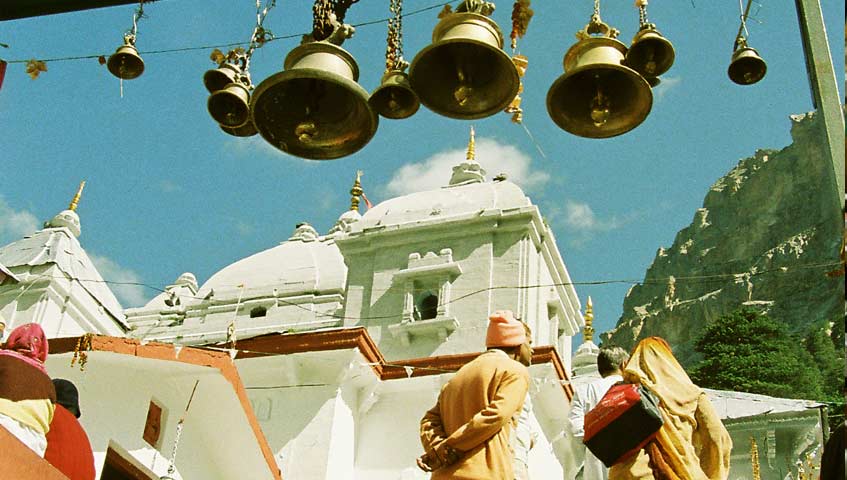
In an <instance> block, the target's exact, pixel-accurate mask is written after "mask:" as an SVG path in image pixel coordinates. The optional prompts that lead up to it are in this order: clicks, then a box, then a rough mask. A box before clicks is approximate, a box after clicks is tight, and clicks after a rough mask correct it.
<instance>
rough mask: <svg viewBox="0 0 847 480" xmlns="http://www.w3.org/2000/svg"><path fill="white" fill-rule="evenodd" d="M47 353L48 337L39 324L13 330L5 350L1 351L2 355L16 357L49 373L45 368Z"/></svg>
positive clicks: (28, 324) (4, 346) (22, 326)
mask: <svg viewBox="0 0 847 480" xmlns="http://www.w3.org/2000/svg"><path fill="white" fill-rule="evenodd" d="M47 352H48V345H47V336H46V335H44V330H43V329H42V328H41V325H39V324H37V323H27V324H25V325H21V326H19V327H17V328H15V329H14V330H12V333H11V334H10V335H9V338H8V339H7V340H6V344H5V345H3V349H0V355H9V356H13V357H16V358H18V359H20V360H23V361H24V362H26V363H28V364H30V365H32V366H34V367H35V368H37V369H39V370H41V371H42V372H44V373H47V369H45V368H44V361H45V360H47Z"/></svg>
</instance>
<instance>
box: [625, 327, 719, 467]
mask: <svg viewBox="0 0 847 480" xmlns="http://www.w3.org/2000/svg"><path fill="white" fill-rule="evenodd" d="M623 377H624V380H625V381H626V382H629V383H637V384H641V385H644V386H645V387H647V388H649V389H650V390H652V391H653V392H654V393H655V394H656V396H657V397H659V400H660V402H661V405H660V410H661V411H662V417H663V419H664V422H665V423H664V425H662V428H661V429H659V432H658V434H657V435H656V437H655V439H654V440H653V441H651V442H650V443H649V444H648V445H647V446H646V447H645V448H644V453H646V456H645V455H643V454H639V455H637V456H636V457H634V458H631V459H629V460H628V461H625V462H624V465H616V466H615V467H616V468H614V469H615V470H616V471H617V472H627V473H625V474H624V475H623V476H619V477H618V478H645V476H644V475H645V474H646V475H648V477H646V478H649V473H647V472H649V470H652V473H653V475H652V476H653V478H655V479H658V480H705V479H725V478H727V475H728V474H729V454H730V449H731V447H732V442H731V440H730V439H729V434H728V433H727V431H726V429H725V428H724V427H723V424H721V422H720V419H719V418H718V417H717V415H716V414H715V412H714V409H713V408H712V407H711V404H710V403H709V400H708V399H707V398H705V395H704V394H703V391H702V390H701V389H700V387H698V386H697V385H695V384H694V383H693V382H692V381H691V379H690V378H689V377H688V374H687V373H685V370H684V369H683V368H682V366H681V365H680V364H679V362H678V361H677V360H676V358H675V357H674V356H673V353H672V352H671V347H670V346H669V345H668V343H667V342H666V341H665V340H664V339H662V338H659V337H649V338H645V339H644V340H642V341H641V342H639V344H638V345H637V346H636V347H635V350H633V352H632V356H631V357H630V360H629V362H628V363H627V364H626V367H625V368H624V373H623ZM698 455H699V457H698ZM645 457H647V458H649V470H647V472H645V471H644V469H645V468H648V467H647V465H644V463H647V461H646V460H647V458H645ZM642 462H644V463H642ZM639 465H641V466H639ZM638 472H641V473H638ZM610 478H611V475H610Z"/></svg>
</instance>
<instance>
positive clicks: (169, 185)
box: [159, 179, 182, 193]
mask: <svg viewBox="0 0 847 480" xmlns="http://www.w3.org/2000/svg"><path fill="white" fill-rule="evenodd" d="M159 190H161V191H162V192H164V193H174V192H179V191H181V190H182V187H181V186H179V185H178V184H177V183H175V182H174V181H172V180H167V179H165V180H161V181H159Z"/></svg>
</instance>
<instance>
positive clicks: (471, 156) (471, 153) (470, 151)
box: [467, 125, 476, 160]
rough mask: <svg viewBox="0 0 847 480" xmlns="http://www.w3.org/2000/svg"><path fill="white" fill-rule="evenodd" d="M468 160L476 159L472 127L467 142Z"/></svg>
mask: <svg viewBox="0 0 847 480" xmlns="http://www.w3.org/2000/svg"><path fill="white" fill-rule="evenodd" d="M467 159H468V160H474V159H476V141H475V139H474V130H473V125H471V137H470V139H469V140H468V156H467Z"/></svg>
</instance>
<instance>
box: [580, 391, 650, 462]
mask: <svg viewBox="0 0 847 480" xmlns="http://www.w3.org/2000/svg"><path fill="white" fill-rule="evenodd" d="M663 423H664V422H663V421H662V414H661V412H660V411H659V399H658V398H657V397H656V395H655V394H654V393H653V392H651V391H650V390H648V389H647V388H646V387H643V386H641V385H635V384H631V383H618V384H616V385H613V386H612V388H610V389H609V391H608V392H606V394H605V395H603V398H602V399H600V402H599V403H598V404H597V406H596V407H594V408H592V409H591V410H590V411H589V412H588V413H587V414H586V415H585V436H584V437H583V441H582V442H583V443H584V444H585V446H586V447H588V449H589V450H591V453H593V454H594V456H595V457H597V458H599V459H600V460H601V461H602V462H603V464H604V465H606V466H607V467H611V466H612V465H614V464H616V463H618V462H620V461H622V460H625V459H627V458H628V457H630V456H632V455H634V454H635V453H636V452H638V451H639V450H641V448H642V447H644V445H646V444H647V442H649V441H650V440H652V439H653V437H655V436H656V433H657V432H658V431H659V428H661V427H662V424H663Z"/></svg>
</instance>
